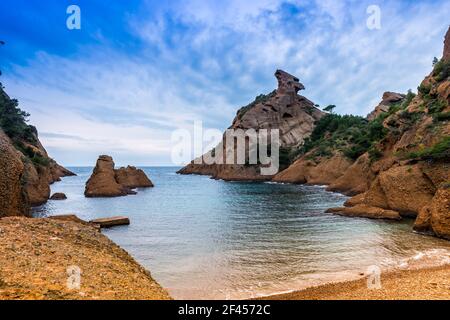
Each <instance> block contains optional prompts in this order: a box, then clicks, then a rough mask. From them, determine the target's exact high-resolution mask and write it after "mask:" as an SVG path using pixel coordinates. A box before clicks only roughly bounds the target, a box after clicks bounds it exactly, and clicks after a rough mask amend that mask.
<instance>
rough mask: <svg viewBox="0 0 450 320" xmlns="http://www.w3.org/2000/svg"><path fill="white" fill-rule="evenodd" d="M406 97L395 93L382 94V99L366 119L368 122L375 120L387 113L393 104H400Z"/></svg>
mask: <svg viewBox="0 0 450 320" xmlns="http://www.w3.org/2000/svg"><path fill="white" fill-rule="evenodd" d="M405 97H406V95H404V94H401V93H396V92H389V91H388V92H385V93H383V98H382V100H381V102H380V104H379V105H377V106H376V107H375V109H374V110H373V111H372V112H371V113H369V115H368V116H367V119H368V120H369V121H372V120H375V119H376V118H377V117H378V116H380V115H381V114H383V113H385V112H388V111H389V109H390V108H391V106H392V105H393V104H395V103H398V102H401V101H402V100H403V99H405Z"/></svg>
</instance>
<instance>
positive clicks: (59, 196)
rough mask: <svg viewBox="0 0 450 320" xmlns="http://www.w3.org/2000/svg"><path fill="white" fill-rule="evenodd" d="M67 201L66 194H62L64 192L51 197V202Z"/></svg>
mask: <svg viewBox="0 0 450 320" xmlns="http://www.w3.org/2000/svg"><path fill="white" fill-rule="evenodd" d="M66 199H67V196H66V195H65V194H64V193H62V192H57V193H54V194H53V195H52V196H51V197H50V200H66Z"/></svg>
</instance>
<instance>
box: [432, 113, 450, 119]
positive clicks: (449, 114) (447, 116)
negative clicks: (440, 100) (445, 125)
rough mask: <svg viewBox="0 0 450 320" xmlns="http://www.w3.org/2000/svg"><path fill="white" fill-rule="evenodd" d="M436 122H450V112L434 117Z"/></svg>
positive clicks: (436, 114)
mask: <svg viewBox="0 0 450 320" xmlns="http://www.w3.org/2000/svg"><path fill="white" fill-rule="evenodd" d="M433 119H434V121H448V120H450V112H438V113H435V114H434V115H433Z"/></svg>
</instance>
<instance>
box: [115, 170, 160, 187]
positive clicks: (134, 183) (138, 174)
mask: <svg viewBox="0 0 450 320" xmlns="http://www.w3.org/2000/svg"><path fill="white" fill-rule="evenodd" d="M115 172H116V181H117V182H118V183H119V184H121V185H123V186H125V187H128V188H132V189H134V188H151V187H153V183H152V182H151V181H150V179H149V178H148V177H147V176H146V174H145V173H144V171H142V170H141V169H137V168H136V167H132V166H128V167H126V168H120V169H117V170H116V171H115Z"/></svg>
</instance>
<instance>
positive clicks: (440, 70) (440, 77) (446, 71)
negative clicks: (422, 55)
mask: <svg viewBox="0 0 450 320" xmlns="http://www.w3.org/2000/svg"><path fill="white" fill-rule="evenodd" d="M433 76H434V78H435V79H436V81H437V82H441V81H444V80H446V79H447V78H449V77H450V61H444V60H440V61H439V62H437V63H436V64H435V65H434V69H433Z"/></svg>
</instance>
